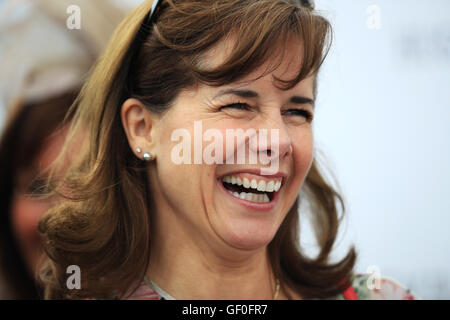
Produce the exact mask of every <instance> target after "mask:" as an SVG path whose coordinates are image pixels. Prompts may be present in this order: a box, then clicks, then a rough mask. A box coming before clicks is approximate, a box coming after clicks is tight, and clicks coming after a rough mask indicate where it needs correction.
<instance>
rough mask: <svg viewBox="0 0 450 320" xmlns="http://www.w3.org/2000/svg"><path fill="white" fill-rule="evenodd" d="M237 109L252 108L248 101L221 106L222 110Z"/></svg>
mask: <svg viewBox="0 0 450 320" xmlns="http://www.w3.org/2000/svg"><path fill="white" fill-rule="evenodd" d="M228 108H229V109H236V110H250V106H249V105H248V104H246V103H240V102H239V103H232V104H228V105H226V106H223V107H220V110H223V109H228Z"/></svg>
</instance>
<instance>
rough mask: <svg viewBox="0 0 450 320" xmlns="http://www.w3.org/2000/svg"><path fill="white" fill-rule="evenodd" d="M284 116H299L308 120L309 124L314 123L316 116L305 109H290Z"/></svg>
mask: <svg viewBox="0 0 450 320" xmlns="http://www.w3.org/2000/svg"><path fill="white" fill-rule="evenodd" d="M283 115H292V116H299V117H303V118H305V119H306V121H308V122H312V120H313V118H314V116H313V114H312V113H311V112H309V111H308V110H304V109H289V110H286V111H284V112H283Z"/></svg>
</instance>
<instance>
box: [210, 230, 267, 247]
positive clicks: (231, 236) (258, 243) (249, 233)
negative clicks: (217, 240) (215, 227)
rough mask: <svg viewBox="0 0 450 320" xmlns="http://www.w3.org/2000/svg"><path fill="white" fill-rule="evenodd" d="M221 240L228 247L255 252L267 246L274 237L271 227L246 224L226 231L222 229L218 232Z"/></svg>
mask: <svg viewBox="0 0 450 320" xmlns="http://www.w3.org/2000/svg"><path fill="white" fill-rule="evenodd" d="M218 233H219V235H220V236H221V238H222V240H224V241H225V242H226V243H227V244H228V245H229V246H231V247H233V248H237V249H240V250H257V249H260V248H264V247H265V246H267V245H268V244H269V243H270V242H271V241H272V239H273V237H274V236H275V232H274V228H273V226H265V227H261V226H260V225H259V226H251V225H250V226H249V225H248V224H247V225H245V224H243V225H241V226H237V227H230V228H229V229H228V230H224V229H223V228H222V230H221V232H218Z"/></svg>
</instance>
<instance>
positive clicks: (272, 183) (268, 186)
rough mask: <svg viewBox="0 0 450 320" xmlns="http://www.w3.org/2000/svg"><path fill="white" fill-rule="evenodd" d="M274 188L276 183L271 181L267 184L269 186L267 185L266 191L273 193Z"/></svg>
mask: <svg viewBox="0 0 450 320" xmlns="http://www.w3.org/2000/svg"><path fill="white" fill-rule="evenodd" d="M274 186H275V183H274V182H273V181H272V180H271V181H269V183H267V185H266V191H267V192H273V188H274Z"/></svg>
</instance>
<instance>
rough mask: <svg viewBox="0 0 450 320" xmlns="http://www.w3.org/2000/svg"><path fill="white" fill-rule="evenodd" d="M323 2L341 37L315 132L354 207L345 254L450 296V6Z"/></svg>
mask: <svg viewBox="0 0 450 320" xmlns="http://www.w3.org/2000/svg"><path fill="white" fill-rule="evenodd" d="M316 2H317V6H318V8H319V9H321V10H323V13H324V15H325V16H327V17H328V18H329V19H330V20H331V21H332V23H333V26H334V31H335V39H334V45H333V49H332V52H331V54H330V56H329V58H328V60H327V61H326V64H325V65H324V68H323V69H322V72H321V81H320V88H319V99H318V106H317V113H316V124H315V130H316V131H315V133H316V142H317V146H318V148H319V149H320V150H323V151H324V152H325V154H326V155H327V159H328V160H329V164H330V166H331V167H332V169H333V171H334V173H335V175H336V176H337V178H338V181H339V182H340V185H341V188H342V190H343V193H344V197H345V198H346V203H347V208H348V219H347V229H346V230H345V231H346V232H345V233H342V234H341V238H340V239H341V242H340V245H339V246H338V252H340V253H343V252H345V249H346V248H347V245H348V244H349V243H351V242H353V243H355V245H356V246H357V249H358V251H359V260H358V264H357V271H360V272H366V271H367V268H368V267H369V266H373V265H375V266H378V267H379V268H380V270H381V272H382V274H385V275H387V276H391V277H394V278H396V279H397V280H399V281H400V282H402V283H403V284H405V285H406V286H407V287H409V288H411V289H412V290H413V291H414V292H415V293H416V294H418V295H419V296H421V297H422V298H445V299H450V287H449V284H450V268H449V267H450V234H449V233H448V228H449V227H450V194H449V191H450V168H449V164H450V148H449V137H450V126H449V121H450V16H449V14H448V13H449V12H450V2H449V1H446V0H431V1H418V0H396V1H392V0H371V1H369V0H358V1H355V0H339V1H337V0H317V1H316Z"/></svg>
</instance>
